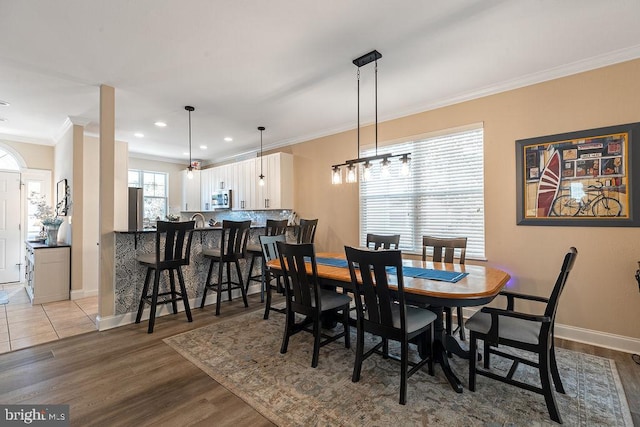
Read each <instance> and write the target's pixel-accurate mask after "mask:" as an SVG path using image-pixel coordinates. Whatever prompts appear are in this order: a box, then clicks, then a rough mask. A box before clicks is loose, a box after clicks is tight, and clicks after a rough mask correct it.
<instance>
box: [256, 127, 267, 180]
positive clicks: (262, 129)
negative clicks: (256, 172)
mask: <svg viewBox="0 0 640 427" xmlns="http://www.w3.org/2000/svg"><path fill="white" fill-rule="evenodd" d="M265 129H266V128H265V127H264V126H258V130H259V131H260V176H258V178H259V181H258V183H259V184H260V185H261V186H263V185H264V175H263V174H262V132H263V131H264V130H265Z"/></svg>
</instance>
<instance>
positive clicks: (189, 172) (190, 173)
mask: <svg viewBox="0 0 640 427" xmlns="http://www.w3.org/2000/svg"><path fill="white" fill-rule="evenodd" d="M184 109H185V110H187V111H188V112H189V166H188V167H187V178H189V179H193V162H192V161H191V112H192V111H195V108H193V107H192V106H190V105H187V106H185V107H184Z"/></svg>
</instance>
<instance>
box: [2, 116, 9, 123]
mask: <svg viewBox="0 0 640 427" xmlns="http://www.w3.org/2000/svg"><path fill="white" fill-rule="evenodd" d="M8 121H9V119H5V118H4V117H0V122H8Z"/></svg>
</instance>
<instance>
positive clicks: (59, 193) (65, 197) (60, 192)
mask: <svg viewBox="0 0 640 427" xmlns="http://www.w3.org/2000/svg"><path fill="white" fill-rule="evenodd" d="M70 204H71V191H70V188H69V185H68V184H67V179H66V178H65V179H61V180H60V181H58V183H57V184H56V215H57V216H67V215H68V214H69V206H70Z"/></svg>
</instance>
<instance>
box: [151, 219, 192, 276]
mask: <svg viewBox="0 0 640 427" xmlns="http://www.w3.org/2000/svg"><path fill="white" fill-rule="evenodd" d="M194 228H195V221H183V222H169V221H158V222H157V224H156V242H155V243H156V264H157V265H158V266H160V267H161V268H171V267H173V266H178V265H188V264H189V258H190V254H191V239H192V237H193V233H192V232H193V229H194Z"/></svg>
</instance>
